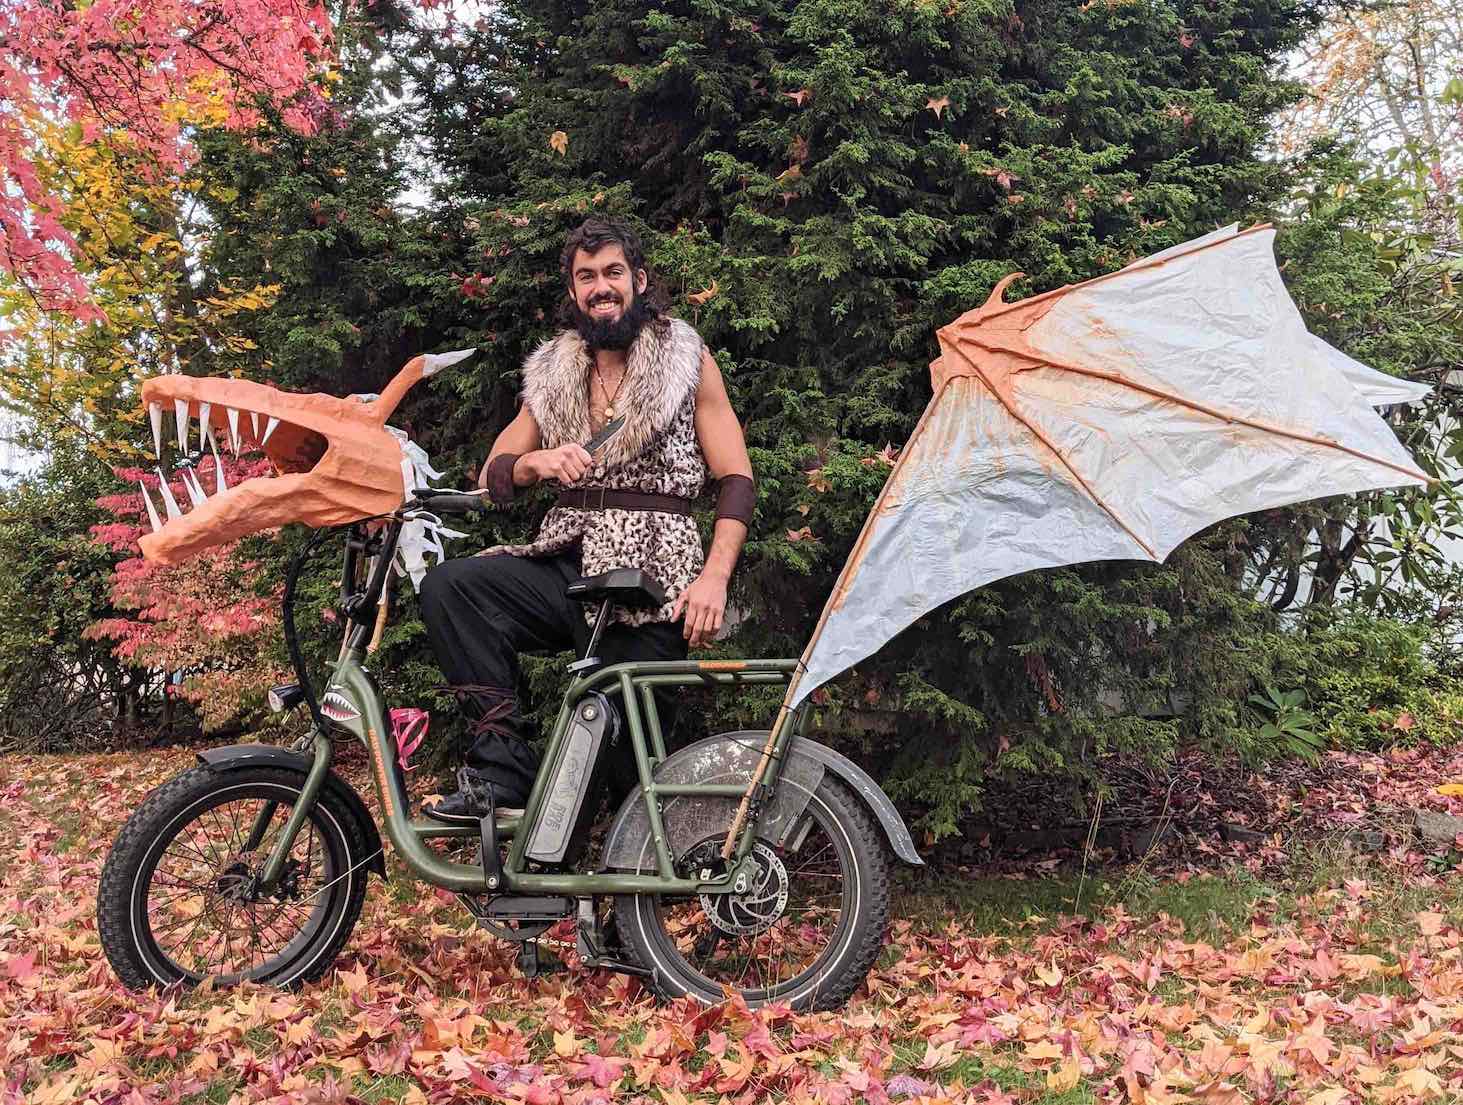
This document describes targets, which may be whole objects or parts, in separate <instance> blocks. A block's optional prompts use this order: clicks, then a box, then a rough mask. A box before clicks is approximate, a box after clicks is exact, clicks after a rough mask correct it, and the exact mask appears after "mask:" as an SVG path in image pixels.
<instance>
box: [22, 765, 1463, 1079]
mask: <svg viewBox="0 0 1463 1105" xmlns="http://www.w3.org/2000/svg"><path fill="white" fill-rule="evenodd" d="M191 759H192V757H191V754H190V753H189V752H188V751H186V750H171V751H168V752H162V753H157V752H153V753H145V754H137V755H126V756H123V755H114V756H92V757H71V758H50V757H20V756H16V757H9V758H7V759H5V760H4V761H0V879H3V885H0V1051H3V1062H0V1071H3V1073H0V1102H3V1103H4V1105H10V1103H18V1102H22V1101H23V1102H27V1103H34V1105H46V1103H53V1102H72V1101H89V1102H118V1103H121V1102H128V1103H133V1102H135V1103H146V1102H159V1103H161V1102H167V1103H173V1102H180V1101H182V1102H205V1101H211V1102H223V1101H229V1100H240V1101H279V1102H314V1101H365V1102H375V1101H403V1102H450V1101H466V1100H499V1101H509V1102H519V1101H522V1102H560V1101H562V1102H594V1101H610V1100H616V1101H627V1102H630V1101H642V1102H667V1103H671V1105H680V1103H682V1102H694V1101H716V1100H724V1101H732V1102H753V1101H763V1100H767V1101H788V1102H804V1101H806V1102H827V1103H833V1105H839V1103H842V1102H862V1101H867V1102H874V1103H881V1102H885V1101H946V1100H950V1101H971V1102H984V1103H990V1105H998V1103H1003V1102H1043V1103H1048V1105H1057V1103H1070V1105H1077V1103H1081V1102H1093V1101H1104V1102H1106V1101H1113V1102H1119V1101H1133V1102H1139V1103H1153V1105H1158V1103H1164V1102H1181V1101H1193V1102H1203V1103H1207V1105H1239V1103H1242V1102H1252V1101H1256V1102H1295V1103H1298V1105H1349V1103H1362V1102H1379V1103H1394V1102H1395V1103H1406V1102H1413V1101H1419V1102H1421V1101H1457V1100H1463V931H1460V925H1463V872H1460V870H1459V867H1458V864H1459V862H1460V851H1459V849H1458V848H1457V847H1454V848H1451V849H1446V848H1445V849H1444V850H1443V851H1441V852H1439V853H1434V854H1428V853H1427V852H1424V851H1420V850H1418V848H1417V847H1416V846H1412V845H1409V844H1408V843H1406V842H1405V841H1402V840H1400V839H1398V840H1393V841H1392V842H1391V843H1390V845H1389V847H1388V848H1387V849H1385V850H1383V851H1382V852H1380V853H1376V854H1372V853H1364V852H1359V851H1355V850H1353V848H1352V847H1351V845H1349V844H1348V843H1347V842H1346V840H1345V838H1344V836H1343V834H1342V832H1341V831H1340V830H1341V828H1342V827H1344V825H1345V824H1346V823H1347V822H1346V817H1344V816H1343V817H1342V818H1340V819H1339V821H1337V831H1335V832H1330V833H1328V832H1326V831H1324V829H1325V824H1326V822H1327V819H1328V818H1331V815H1332V814H1334V813H1336V812H1340V813H1342V814H1349V813H1357V812H1359V813H1363V814H1364V813H1365V812H1366V810H1367V808H1369V806H1370V805H1371V804H1375V803H1378V802H1382V801H1384V800H1386V799H1387V798H1388V797H1389V796H1390V797H1397V796H1403V797H1406V798H1407V799H1408V800H1409V801H1417V802H1424V803H1432V804H1434V805H1436V806H1438V808H1443V807H1445V806H1446V805H1447V804H1448V803H1447V802H1446V800H1443V801H1442V802H1441V803H1440V802H1439V799H1440V798H1441V797H1442V796H1437V795H1436V788H1437V786H1439V785H1443V784H1447V783H1449V782H1463V761H1460V760H1459V759H1458V758H1457V757H1456V756H1454V755H1449V754H1444V753H1437V752H1433V753H1425V754H1411V753H1407V754H1401V755H1395V756H1354V757H1352V758H1350V759H1347V760H1344V761H1339V762H1338V763H1337V765H1336V767H1337V770H1336V771H1335V772H1333V774H1334V775H1335V776H1336V778H1337V780H1338V781H1337V783H1336V786H1337V787H1338V788H1339V789H1337V790H1336V791H1335V792H1334V793H1333V794H1331V796H1330V797H1328V796H1327V792H1324V791H1323V790H1320V789H1318V788H1317V787H1316V786H1315V785H1314V782H1312V783H1308V784H1304V786H1305V788H1306V789H1305V790H1304V792H1296V791H1295V790H1294V789H1287V784H1286V783H1285V781H1284V778H1283V777H1282V778H1280V779H1279V781H1275V780H1271V781H1270V782H1268V783H1265V784H1264V785H1260V786H1257V787H1256V789H1255V790H1254V791H1253V793H1254V795H1255V800H1256V803H1257V809H1256V813H1257V814H1259V813H1261V812H1263V811H1272V813H1273V810H1274V809H1275V808H1276V807H1277V805H1278V806H1279V807H1280V808H1282V809H1283V808H1285V805H1286V803H1292V804H1293V805H1292V806H1291V807H1290V808H1292V809H1293V811H1296V812H1297V813H1300V812H1303V811H1305V810H1308V809H1311V810H1321V811H1323V813H1324V816H1322V817H1321V818H1320V820H1319V822H1318V831H1317V832H1314V833H1312V834H1309V835H1308V836H1304V837H1297V838H1296V839H1294V840H1292V841H1291V842H1290V844H1289V851H1288V852H1287V853H1281V852H1280V851H1279V850H1278V849H1276V848H1274V847H1263V846H1262V847H1259V848H1257V849H1256V850H1255V851H1253V852H1249V853H1246V852H1244V851H1238V852H1227V851H1225V850H1224V849H1223V848H1222V847H1220V848H1216V849H1214V850H1213V853H1212V854H1210V855H1208V856H1207V857H1206V858H1205V860H1204V862H1203V864H1202V865H1196V864H1195V862H1194V861H1193V858H1192V850H1191V851H1190V854H1189V858H1188V859H1187V860H1185V861H1184V862H1182V863H1174V862H1172V860H1171V858H1170V860H1169V861H1167V862H1165V863H1163V864H1162V865H1159V866H1155V865H1154V864H1153V863H1151V862H1150V863H1148V864H1143V863H1139V864H1136V865H1129V866H1127V867H1124V868H1114V867H1111V866H1108V867H1095V866H1090V865H1089V867H1088V868H1087V869H1086V870H1085V871H1083V870H1082V869H1081V868H1080V867H1075V868H1072V869H1071V873H1070V874H1069V875H1064V876H1062V877H1050V878H1032V877H1026V878H1021V877H1013V876H1012V875H1011V874H1009V873H1006V874H1001V875H999V876H998V875H997V874H995V873H993V872H992V871H988V870H986V871H983V870H982V869H980V868H967V869H965V870H964V871H963V872H951V873H947V874H944V875H914V876H912V877H908V878H905V879H904V880H903V882H902V891H901V894H900V896H899V897H898V899H897V900H896V903H895V909H896V915H897V916H898V917H899V918H901V919H900V920H898V922H897V923H896V924H895V926H894V928H893V930H892V932H891V933H890V938H889V943H888V947H887V949H886V952H885V954H884V956H883V957H882V959H881V960H880V962H879V964H878V966H877V967H876V969H875V971H874V972H873V974H872V975H871V977H870V979H869V983H868V987H867V989H866V990H862V991H860V992H859V993H858V994H857V995H856V996H855V998H854V1000H853V1001H852V1002H851V1003H850V1004H849V1006H848V1007H847V1008H846V1009H844V1010H842V1011H839V1012H837V1013H831V1014H815V1015H792V1014H789V1013H788V1012H787V1011H786V1010H781V1009H768V1010H762V1011H758V1012H749V1011H748V1010H746V1009H745V1008H735V1007H727V1008H717V1009H702V1008H699V1007H697V1006H694V1005H691V1004H688V1003H679V1004H675V1005H662V1004H657V1003H656V1002H655V1001H653V1000H652V999H651V998H650V997H649V996H648V995H646V994H645V993H644V992H643V991H642V990H641V988H640V986H639V984H638V983H637V982H635V981H633V980H630V979H626V978H624V977H619V976H611V975H606V974H592V975H588V974H577V973H571V974H567V975H558V976H552V977H550V978H547V979H541V980H538V981H534V982H526V981H525V980H523V979H522V978H520V977H518V976H517V975H516V973H515V972H514V970H513V967H512V952H511V949H510V948H509V947H508V946H507V945H504V944H501V943H499V942H497V941H495V940H494V939H493V938H491V937H489V936H488V935H487V934H485V933H483V932H481V931H479V930H477V929H475V928H474V927H473V926H472V924H471V923H470V922H469V919H468V917H467V915H466V914H465V912H464V911H463V910H462V909H461V907H460V906H459V905H458V904H457V903H456V902H455V900H453V899H452V898H451V897H450V896H447V895H445V894H439V893H436V892H434V891H432V890H431V889H430V888H426V887H424V886H422V885H421V884H419V883H416V882H414V881H410V880H407V879H404V878H397V879H396V880H395V881H393V882H392V883H391V884H389V885H384V884H381V883H378V882H375V881H374V880H373V884H372V887H371V891H370V894H369V897H368V899H367V905H366V910H365V913H364V915H363V917H362V919H361V923H360V925H359V926H358V928H357V930H356V935H355V936H354V938H353V939H352V941H351V943H350V944H349V946H348V948H347V953H346V955H345V956H344V957H343V958H342V959H341V961H340V962H339V964H338V967H337V969H336V970H335V971H333V972H332V973H331V974H329V975H327V976H326V978H325V979H324V980H323V981H321V982H320V983H318V984H315V985H312V986H310V987H308V988H306V989H305V990H303V991H302V992H300V993H285V992H279V991H274V990H268V989H261V988H257V987H250V988H244V989H240V990H236V991H232V992H193V993H188V994H183V993H162V994H158V993H151V994H140V995H138V994H131V993H128V992H127V991H125V990H123V989H122V988H121V987H120V986H119V984H118V983H117V981H116V979H115V978H114V977H113V975H112V972H111V969H110V967H109V966H108V965H107V963H106V960H105V959H104V957H103V956H102V954H101V951H100V948H99V947H98V944H97V936H96V925H95V919H94V909H95V889H96V883H97V877H98V873H99V870H100V867H101V862H102V858H103V856H104V854H105V850H106V848H107V846H108V844H109V843H110V841H111V838H112V837H113V835H114V834H115V832H116V830H117V828H118V826H119V825H120V823H121V821H122V819H123V818H125V816H126V815H127V813H128V812H129V811H130V810H131V809H133V808H135V806H136V804H137V802H138V801H139V800H140V799H141V797H142V796H143V795H144V794H145V793H146V792H147V790H148V789H149V788H150V787H151V786H153V785H155V784H156V783H158V782H160V781H161V780H162V779H164V778H165V777H167V776H168V775H170V774H172V773H173V772H175V771H177V770H180V769H181V768H183V767H185V766H187V765H188V764H189V763H190V761H191ZM1267 788H1268V789H1267ZM1357 804H1359V805H1360V807H1361V808H1360V809H1352V807H1353V806H1356V805H1357ZM1325 811H1329V812H1325ZM1331 820H1335V818H1331ZM1004 870H1005V869H1004V868H1003V871H1004ZM1030 870H1032V868H1028V871H1030Z"/></svg>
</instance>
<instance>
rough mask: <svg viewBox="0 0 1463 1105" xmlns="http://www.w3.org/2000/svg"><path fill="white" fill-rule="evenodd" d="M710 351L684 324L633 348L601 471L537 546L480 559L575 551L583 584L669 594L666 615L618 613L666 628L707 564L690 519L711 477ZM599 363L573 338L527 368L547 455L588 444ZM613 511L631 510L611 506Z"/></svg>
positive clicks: (529, 402) (555, 516)
mask: <svg viewBox="0 0 1463 1105" xmlns="http://www.w3.org/2000/svg"><path fill="white" fill-rule="evenodd" d="M702 349H703V346H702V343H701V338H700V336H699V335H698V334H697V333H696V331H695V330H693V329H692V328H691V327H690V325H688V324H687V323H685V322H682V321H681V320H680V319H674V318H668V319H664V320H662V322H661V323H660V324H659V325H657V324H655V323H652V324H650V325H648V326H646V327H645V329H644V330H642V331H641V332H640V336H639V337H638V338H636V340H635V344H634V345H632V346H631V347H630V352H629V356H628V358H627V364H626V368H625V385H624V389H623V391H622V394H621V397H620V399H619V402H618V403H617V407H618V408H621V409H623V410H624V412H625V425H624V427H623V428H621V430H620V431H619V432H618V433H617V434H615V436H614V437H612V438H610V440H609V442H608V443H607V444H606V445H605V446H604V447H603V448H602V449H601V450H600V451H599V455H598V456H596V457H595V461H596V464H595V467H594V468H592V469H591V470H590V472H589V473H588V475H586V476H585V478H584V479H583V480H582V481H581V482H580V484H579V485H578V489H577V490H576V491H570V492H569V493H568V494H565V495H563V496H561V501H560V503H559V504H557V505H556V506H555V507H554V509H552V510H550V511H549V513H548V515H547V516H546V517H545V518H544V520H543V524H542V525H541V526H540V527H539V531H538V536H537V537H536V538H535V539H534V540H533V542H532V543H531V544H528V545H500V546H498V547H496V548H492V549H485V550H483V551H482V552H481V553H479V554H478V555H479V556H495V555H500V554H501V555H508V556H553V555H554V554H556V553H559V552H562V551H563V550H565V549H567V548H569V547H571V546H573V545H576V544H577V545H579V546H580V558H581V560H580V569H581V571H582V572H583V573H584V574H585V575H587V576H592V575H598V574H599V573H600V572H607V571H609V570H610V569H611V568H639V569H641V570H642V571H644V572H645V573H646V574H647V575H650V576H652V577H654V578H655V579H656V580H657V581H658V582H659V583H660V585H661V586H662V587H664V588H665V593H666V600H667V601H666V604H665V605H664V606H662V607H661V608H660V609H659V610H627V609H624V608H619V609H617V610H616V612H615V617H616V619H617V620H619V621H623V622H626V623H628V624H630V625H641V624H644V623H646V622H664V621H668V620H669V619H670V612H671V607H672V606H673V605H674V604H675V600H676V596H677V595H679V594H680V593H681V592H682V591H684V590H685V589H686V588H687V587H688V586H690V584H691V583H692V582H693V581H694V580H695V578H696V577H697V576H698V575H699V574H700V572H701V568H702V564H703V561H704V556H703V552H702V549H701V536H700V534H699V533H698V532H697V530H696V523H695V521H694V520H693V519H692V518H691V514H690V506H691V502H692V501H693V500H694V499H696V498H697V497H698V496H699V495H700V494H701V490H702V488H703V486H704V485H705V483H706V476H707V471H706V459H705V458H704V457H703V456H702V455H701V446H700V445H699V443H698V442H697V440H696V385H697V384H698V383H699V382H700V380H701V353H702ZM593 360H594V354H593V353H592V352H591V351H590V349H589V346H588V345H587V344H585V341H584V339H583V338H581V337H580V336H579V335H578V334H577V333H575V332H574V331H572V330H566V331H564V332H563V333H561V334H560V335H559V336H558V337H556V338H552V339H550V340H549V341H546V342H544V343H543V345H541V346H539V347H538V349H537V350H535V351H534V352H533V354H532V355H530V356H529V358H528V359H527V361H525V362H524V366H523V402H524V405H526V406H527V407H528V409H529V411H530V412H532V414H533V417H534V421H535V422H537V423H538V427H539V434H540V437H541V439H542V442H543V447H544V448H545V449H554V448H557V447H558V446H560V445H568V444H569V443H571V442H575V441H579V442H583V441H587V440H588V439H589V436H590V433H591V427H590V424H589V404H588V402H587V398H586V395H585V388H584V381H585V380H586V379H587V378H588V376H589V371H590V366H591V365H592V363H593ZM514 459H516V458H514ZM600 489H607V490H610V491H617V492H632V493H633V492H639V493H641V494H642V495H645V496H647V497H648V496H655V497H658V498H664V499H665V500H666V501H665V502H658V501H657V499H656V498H646V499H643V500H641V501H639V502H635V501H634V500H633V499H627V498H621V499H618V500H617V499H616V498H614V497H610V498H608V500H607V505H606V506H605V507H603V508H600V507H599V506H598V505H597V503H596V500H597V498H598V495H597V493H598V491H599V490H600ZM493 490H494V492H495V498H501V497H502V494H503V492H502V489H501V488H494V489H493ZM674 500H681V501H680V502H676V501H674ZM615 501H618V502H621V503H625V504H626V505H624V506H616V507H610V506H609V505H608V502H615ZM571 504H576V505H571ZM578 504H582V505H578ZM655 507H662V508H664V509H654V508H655Z"/></svg>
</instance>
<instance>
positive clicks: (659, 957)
mask: <svg viewBox="0 0 1463 1105" xmlns="http://www.w3.org/2000/svg"><path fill="white" fill-rule="evenodd" d="M812 802H819V803H821V804H822V805H823V806H824V808H825V809H826V810H827V812H828V813H829V814H830V816H831V819H832V821H833V822H834V824H835V825H836V826H838V827H839V828H840V829H842V831H843V833H844V835H845V836H846V837H847V839H848V843H849V845H850V847H851V850H852V857H853V863H854V870H853V873H854V875H855V876H856V877H857V879H858V880H859V885H858V887H857V891H858V898H857V908H856V911H855V913H854V916H853V919H852V926H851V931H850V932H849V933H848V934H847V935H846V936H845V937H844V940H843V946H842V947H841V948H840V949H839V950H838V952H837V954H836V955H835V956H834V957H833V959H832V960H830V961H829V962H828V963H825V964H823V965H822V966H821V967H820V969H819V971H818V973H817V975H815V976H814V977H813V978H811V979H809V980H808V981H807V982H805V983H803V984H802V985H801V986H800V987H799V990H798V993H797V994H796V995H795V996H794V997H793V998H792V999H791V1001H790V1003H789V1004H790V1005H791V1007H792V1008H793V1009H794V1010H796V1011H798V1012H812V1011H816V1010H826V1009H838V1008H840V1007H841V1006H842V1005H844V1004H845V1003H846V1002H847V1001H848V999H849V998H850V997H852V996H853V992H854V991H855V990H857V989H858V988H859V986H860V985H861V984H862V983H863V981H864V979H865V978H867V977H868V974H869V970H870V968H872V967H873V965H874V961H875V960H877V959H878V958H879V953H880V951H881V950H882V949H883V946H884V935H885V931H886V930H887V928H888V925H889V897H890V888H891V877H890V871H889V856H888V849H887V846H886V842H885V836H884V832H883V830H882V829H880V828H879V826H878V825H876V824H875V823H874V818H873V815H872V814H871V813H870V812H869V808H868V806H867V805H865V804H864V801H863V799H861V798H859V797H858V795H856V794H855V793H854V792H853V791H852V790H851V789H850V788H849V787H848V786H847V785H845V784H844V783H843V782H841V781H840V780H838V779H836V778H834V777H833V776H832V775H831V774H829V775H824V776H823V780H822V782H820V783H819V784H818V788H817V790H816V791H814V792H813V797H812V798H811V799H810V804H811V803H812ZM655 903H656V895H653V894H624V895H619V896H617V897H616V898H615V927H616V931H617V933H618V934H619V938H620V943H621V945H622V950H623V951H624V953H625V955H626V957H627V959H628V960H629V961H630V962H631V963H633V964H634V965H636V966H639V967H642V968H644V969H645V970H646V971H648V972H649V976H648V979H647V982H648V984H649V986H650V989H651V990H653V991H654V992H655V993H656V994H657V995H658V996H659V997H661V998H664V999H666V1000H674V999H676V998H680V997H685V996H687V995H689V996H691V997H694V998H696V999H697V1000H698V1001H700V1002H703V1003H704V1004H708V1005H713V1004H716V1003H717V1002H720V1001H722V1000H723V996H722V994H721V993H720V991H716V992H713V991H711V990H709V989H708V988H707V986H706V984H705V982H704V981H702V980H701V979H700V978H699V977H698V976H696V975H694V974H693V973H692V972H690V971H689V970H688V969H687V968H686V966H685V964H684V961H682V960H681V959H680V957H679V956H674V955H666V954H663V953H662V951H661V949H659V948H657V946H656V942H655V941H654V940H653V939H651V938H649V936H648V933H647V929H648V928H649V927H650V926H656V927H658V926H659V922H658V920H657V919H656V916H655ZM775 1000H777V1001H786V1000H788V999H786V998H783V997H778V998H777V999H775ZM749 1004H750V1005H752V1006H754V1007H755V1006H756V1005H758V1004H761V1002H760V1001H749Z"/></svg>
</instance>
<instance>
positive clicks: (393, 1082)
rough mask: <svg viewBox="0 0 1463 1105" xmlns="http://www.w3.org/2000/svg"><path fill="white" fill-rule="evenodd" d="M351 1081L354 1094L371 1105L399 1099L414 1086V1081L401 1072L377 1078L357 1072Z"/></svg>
mask: <svg viewBox="0 0 1463 1105" xmlns="http://www.w3.org/2000/svg"><path fill="white" fill-rule="evenodd" d="M353 1081H354V1091H355V1096H356V1097H358V1098H360V1099H361V1100H362V1101H366V1102H370V1103H371V1105H375V1103H376V1102H381V1101H401V1100H403V1099H405V1097H406V1095H407V1094H409V1093H410V1092H411V1091H412V1090H413V1089H414V1088H415V1087H416V1083H415V1082H413V1081H412V1080H411V1079H410V1078H407V1077H406V1076H405V1075H401V1074H388V1075H384V1076H382V1077H379V1078H378V1077H372V1076H371V1075H365V1074H358V1075H356V1077H355V1079H354V1080H353Z"/></svg>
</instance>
